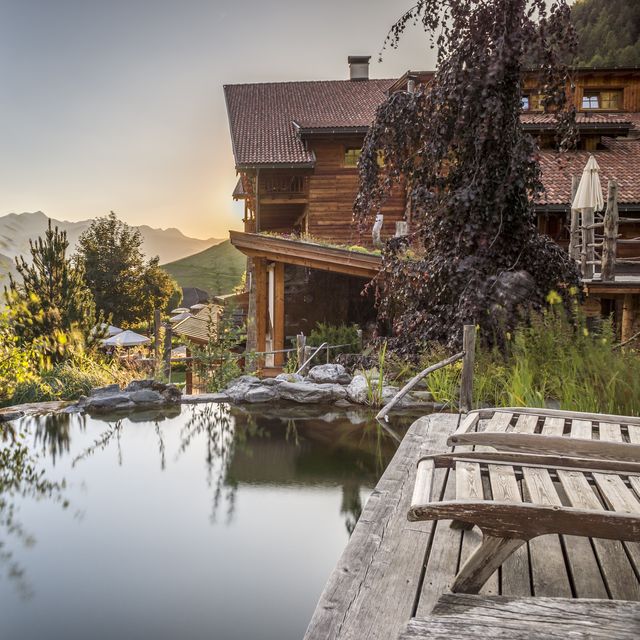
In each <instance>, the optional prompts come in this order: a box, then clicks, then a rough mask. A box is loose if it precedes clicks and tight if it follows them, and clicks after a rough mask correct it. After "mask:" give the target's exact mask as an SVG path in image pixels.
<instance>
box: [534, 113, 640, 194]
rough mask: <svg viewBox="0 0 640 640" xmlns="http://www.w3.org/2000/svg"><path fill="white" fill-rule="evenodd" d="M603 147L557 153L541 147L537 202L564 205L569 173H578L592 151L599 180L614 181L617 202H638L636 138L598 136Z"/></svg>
mask: <svg viewBox="0 0 640 640" xmlns="http://www.w3.org/2000/svg"><path fill="white" fill-rule="evenodd" d="M627 115H629V114H627ZM602 142H603V144H604V146H605V147H606V148H605V149H602V150H598V151H571V152H568V153H562V154H561V153H558V152H555V151H547V150H543V151H542V152H541V154H540V165H541V167H542V182H543V184H544V187H545V193H544V194H543V195H542V197H541V198H540V200H539V202H538V204H540V205H545V204H548V205H558V204H564V205H568V204H569V201H570V200H571V176H574V175H576V176H580V175H582V170H583V169H584V166H585V165H586V164H587V160H588V159H589V156H590V155H592V154H593V156H594V157H595V159H596V160H597V162H598V165H599V166H600V181H601V182H602V187H603V189H605V190H606V188H607V182H608V181H609V179H611V178H613V179H615V180H617V181H618V187H619V190H618V202H620V203H621V204H639V203H640V140H630V139H621V138H617V139H614V138H602Z"/></svg>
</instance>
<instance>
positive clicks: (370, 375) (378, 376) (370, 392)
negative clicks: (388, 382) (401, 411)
mask: <svg viewBox="0 0 640 640" xmlns="http://www.w3.org/2000/svg"><path fill="white" fill-rule="evenodd" d="M386 355H387V343H386V341H385V342H383V343H382V346H381V347H380V350H379V351H378V367H377V368H376V369H370V370H368V371H363V375H364V379H365V380H366V383H367V404H368V405H369V406H371V407H381V406H382V403H383V400H384V398H383V393H384V386H385V377H384V365H385V358H386Z"/></svg>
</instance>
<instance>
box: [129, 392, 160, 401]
mask: <svg viewBox="0 0 640 640" xmlns="http://www.w3.org/2000/svg"><path fill="white" fill-rule="evenodd" d="M129 399H130V400H131V402H135V403H136V404H163V403H164V402H165V399H164V397H163V395H162V394H161V393H158V392H157V391H154V390H153V389H140V391H130V392H129Z"/></svg>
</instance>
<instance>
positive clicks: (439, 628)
mask: <svg viewBox="0 0 640 640" xmlns="http://www.w3.org/2000/svg"><path fill="white" fill-rule="evenodd" d="M639 635H640V604H638V603H635V602H634V603H631V602H623V601H616V600H575V599H573V600H572V599H568V598H505V597H486V596H470V595H465V594H446V595H443V596H442V597H441V598H440V600H439V602H438V604H437V605H436V607H435V608H434V611H433V614H432V615H431V616H429V617H428V618H415V619H413V620H411V621H410V622H409V623H408V624H407V628H406V629H405V630H404V632H403V633H402V634H401V635H400V640H420V639H422V640H426V639H428V638H469V639H472V638H473V639H475V638H489V637H490V638H494V639H496V640H502V639H504V640H506V639H509V640H531V639H532V638H545V639H546V638H549V639H552V638H554V639H557V640H565V639H566V638H572V639H575V640H587V639H589V640H632V639H634V640H635V638H637V637H638V636H639Z"/></svg>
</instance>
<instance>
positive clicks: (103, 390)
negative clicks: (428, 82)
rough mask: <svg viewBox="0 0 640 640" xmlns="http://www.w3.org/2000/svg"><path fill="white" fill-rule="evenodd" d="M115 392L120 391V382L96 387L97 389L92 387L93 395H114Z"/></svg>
mask: <svg viewBox="0 0 640 640" xmlns="http://www.w3.org/2000/svg"><path fill="white" fill-rule="evenodd" d="M115 393H120V385H118V384H108V385H107V386H105V387H96V388H95V389H91V393H90V394H89V395H91V396H112V395H113V394H115Z"/></svg>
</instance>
